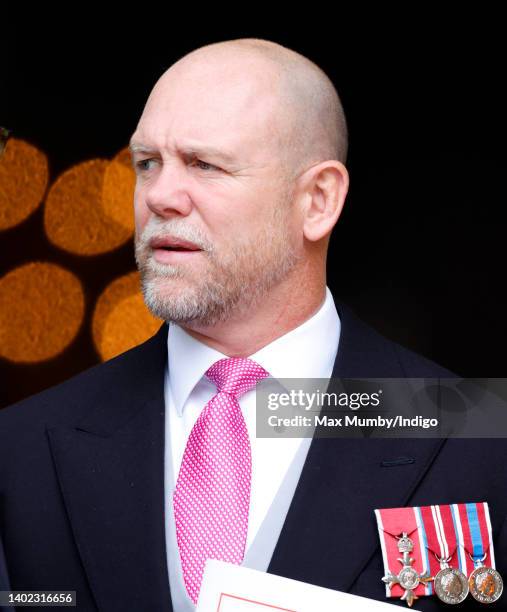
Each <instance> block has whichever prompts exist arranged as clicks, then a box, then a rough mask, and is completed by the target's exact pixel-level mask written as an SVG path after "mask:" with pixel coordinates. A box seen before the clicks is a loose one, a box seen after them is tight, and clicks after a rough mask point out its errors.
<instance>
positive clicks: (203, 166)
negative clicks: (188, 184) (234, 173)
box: [194, 159, 220, 170]
mask: <svg viewBox="0 0 507 612" xmlns="http://www.w3.org/2000/svg"><path fill="white" fill-rule="evenodd" d="M194 163H195V164H197V165H198V166H199V168H200V169H201V170H220V168H219V167H218V166H213V164H208V162H205V161H202V160H201V159H196V160H194Z"/></svg>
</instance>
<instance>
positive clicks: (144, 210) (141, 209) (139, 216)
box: [134, 196, 150, 234]
mask: <svg viewBox="0 0 507 612" xmlns="http://www.w3.org/2000/svg"><path fill="white" fill-rule="evenodd" d="M149 212H150V211H149V209H148V207H147V206H145V205H144V204H141V203H140V200H138V199H137V198H136V197H135V196H134V223H135V226H136V231H137V232H138V234H140V233H141V232H142V231H143V229H144V226H145V225H146V223H147V222H148V216H149Z"/></svg>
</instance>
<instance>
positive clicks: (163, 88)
mask: <svg viewBox="0 0 507 612" xmlns="http://www.w3.org/2000/svg"><path fill="white" fill-rule="evenodd" d="M173 68H174V67H173ZM251 73H252V74H253V78H251V79H246V78H245V68H244V66H241V67H240V66H239V65H238V66H237V67H235V66H234V64H231V65H229V64H228V65H227V66H226V67H224V65H223V63H222V65H213V64H211V65H210V64H209V63H208V64H205V65H203V64H202V63H201V65H197V66H193V67H191V68H188V67H186V68H184V69H176V70H174V71H173V69H171V71H169V72H168V73H166V74H165V75H163V77H162V79H161V80H160V81H159V83H157V85H156V86H155V89H154V90H153V92H152V94H151V95H150V98H149V99H148V102H147V104H146V107H145V109H144V111H143V115H142V117H141V119H140V121H139V124H138V126H137V129H136V131H135V133H134V135H133V137H132V139H131V145H134V147H135V145H139V148H140V147H141V145H142V149H143V150H137V151H135V152H134V153H133V156H132V157H133V164H134V167H135V169H136V175H137V181H136V190H135V197H134V207H135V225H136V235H135V255H136V262H137V265H138V268H139V270H140V274H141V282H142V289H143V293H144V297H145V301H146V303H147V305H148V307H149V308H150V310H152V312H153V313H154V314H155V315H156V316H158V317H160V318H162V319H165V320H172V321H176V322H180V323H190V322H196V323H198V324H199V325H204V326H209V325H214V324H216V323H218V322H221V321H225V320H227V319H229V318H230V317H231V316H234V315H240V314H241V313H242V312H243V311H244V312H247V311H248V309H250V308H251V307H252V305H255V304H256V303H257V302H258V301H260V300H261V299H262V298H265V297H266V296H267V295H268V294H269V292H270V291H271V290H272V289H273V288H274V287H275V286H276V285H277V284H278V283H280V282H281V281H282V280H283V279H285V278H286V277H287V276H288V275H289V273H290V272H291V271H293V270H294V268H295V266H296V264H297V263H298V261H299V260H300V250H301V244H300V241H302V236H301V237H299V236H300V232H298V218H297V215H296V211H295V210H294V207H293V206H292V187H293V186H292V185H291V184H288V182H287V181H286V180H285V179H284V176H283V168H282V167H281V164H280V156H279V155H278V154H277V151H278V149H277V145H276V141H275V139H274V134H275V132H276V127H277V126H276V100H275V99H274V97H273V96H272V95H271V94H270V93H269V87H268V85H269V79H267V78H266V75H265V71H264V72H262V71H259V72H258V73H256V72H255V69H254V67H252V71H251Z"/></svg>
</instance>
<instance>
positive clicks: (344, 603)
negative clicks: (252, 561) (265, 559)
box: [196, 559, 400, 612]
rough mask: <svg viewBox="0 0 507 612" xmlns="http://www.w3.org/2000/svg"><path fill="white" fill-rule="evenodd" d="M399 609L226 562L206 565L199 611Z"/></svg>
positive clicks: (257, 611) (267, 611) (307, 611)
mask: <svg viewBox="0 0 507 612" xmlns="http://www.w3.org/2000/svg"><path fill="white" fill-rule="evenodd" d="M388 609H390V610H398V611H399V610H400V608H399V607H398V606H393V605H391V604H387V603H383V602H380V601H376V600H374V599H367V598H365V597H357V596H356V595H350V594H349V593H341V592H340V591H333V590H332V589H324V588H322V587H318V586H315V585H313V584H307V583H306V582H299V581H298V580H291V579H289V578H281V577H280V576H275V575H274V574H267V573H265V572H259V571H257V570H253V569H248V568H246V567H241V566H239V565H233V564H231V563H224V562H223V561H215V560H214V559H210V560H208V561H207V562H206V568H205V571H204V578H203V581H202V585H201V591H200V595H199V601H198V602H197V610H196V612H273V611H275V610H276V611H277V612H315V611H316V610H319V612H327V611H329V612H336V611H338V610H344V611H347V612H348V610H354V612H356V611H357V612H371V611H373V612H375V611H378V612H382V611H383V610H385V611H386V612H388Z"/></svg>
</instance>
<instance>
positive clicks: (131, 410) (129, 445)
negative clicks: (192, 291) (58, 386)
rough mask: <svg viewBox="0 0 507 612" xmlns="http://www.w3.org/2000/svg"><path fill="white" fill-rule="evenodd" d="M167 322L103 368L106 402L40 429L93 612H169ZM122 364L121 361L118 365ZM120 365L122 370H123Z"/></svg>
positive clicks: (101, 397) (101, 396)
mask: <svg viewBox="0 0 507 612" xmlns="http://www.w3.org/2000/svg"><path fill="white" fill-rule="evenodd" d="M166 338H167V325H163V326H162V327H161V329H160V331H159V332H158V333H157V334H156V336H154V337H153V338H151V339H150V340H149V341H148V342H146V343H145V344H144V345H142V346H141V347H139V349H137V353H136V354H135V355H133V357H132V356H131V357H130V358H129V359H123V358H121V357H120V358H119V361H118V362H117V364H118V366H119V367H117V368H116V369H115V364H114V362H111V363H110V364H108V367H109V370H108V376H109V378H108V383H110V384H109V389H110V393H109V397H108V398H107V399H108V403H107V404H105V403H104V399H103V386H101V387H100V389H101V392H102V393H101V395H100V396H99V398H100V400H101V402H102V403H98V404H97V405H96V406H95V408H94V410H93V411H92V412H91V413H89V414H88V415H87V416H86V418H85V419H84V420H82V421H80V422H79V423H77V424H76V426H74V427H54V428H52V429H49V430H48V435H49V440H50V445H51V450H52V454H53V458H54V461H55V466H56V470H57V474H58V479H59V482H60V487H61V491H62V495H63V499H64V503H65V506H66V509H67V512H68V515H69V519H70V522H71V524H72V529H73V533H74V537H75V540H76V543H77V548H78V551H79V554H80V557H81V560H82V563H83V566H84V569H85V572H86V574H87V577H88V580H89V584H90V586H91V589H92V591H93V594H94V597H95V600H96V602H97V606H98V608H99V609H100V610H104V611H106V610H120V609H123V610H141V609H150V610H153V611H159V610H160V611H162V610H163V611H164V612H171V610H172V605H171V597H170V593H169V583H168V573H167V562H166V548H165V526H164V520H165V519H164V513H163V512H162V511H161V509H163V508H164V396H163V372H164V367H165V363H166ZM122 361H123V363H121V362H122ZM125 368H126V370H125Z"/></svg>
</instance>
